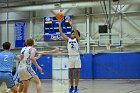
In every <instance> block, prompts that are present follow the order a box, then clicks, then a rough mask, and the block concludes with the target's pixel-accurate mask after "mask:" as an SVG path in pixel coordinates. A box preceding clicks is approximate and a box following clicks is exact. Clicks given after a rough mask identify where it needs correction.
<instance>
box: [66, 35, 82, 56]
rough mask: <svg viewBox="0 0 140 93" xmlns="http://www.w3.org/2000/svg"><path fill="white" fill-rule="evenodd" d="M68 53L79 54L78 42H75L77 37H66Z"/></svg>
mask: <svg viewBox="0 0 140 93" xmlns="http://www.w3.org/2000/svg"><path fill="white" fill-rule="evenodd" d="M67 47H68V55H79V54H80V53H79V43H78V42H77V39H76V38H74V39H71V38H69V39H68V45H67Z"/></svg>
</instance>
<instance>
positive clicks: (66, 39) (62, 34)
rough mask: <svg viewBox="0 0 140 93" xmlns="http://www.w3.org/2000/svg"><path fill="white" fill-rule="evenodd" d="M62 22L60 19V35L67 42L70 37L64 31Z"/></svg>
mask: <svg viewBox="0 0 140 93" xmlns="http://www.w3.org/2000/svg"><path fill="white" fill-rule="evenodd" d="M61 23H62V20H60V22H59V24H58V25H59V32H60V35H61V36H62V37H63V39H64V40H65V41H66V42H67V41H68V37H67V36H66V35H65V34H64V33H63V32H62V27H61Z"/></svg>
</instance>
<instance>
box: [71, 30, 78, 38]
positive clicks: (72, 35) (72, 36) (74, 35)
mask: <svg viewBox="0 0 140 93" xmlns="http://www.w3.org/2000/svg"><path fill="white" fill-rule="evenodd" d="M77 33H78V35H79V37H80V32H79V30H77ZM71 38H76V34H75V32H74V30H72V32H71Z"/></svg>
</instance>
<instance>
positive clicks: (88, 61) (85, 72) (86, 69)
mask: <svg viewBox="0 0 140 93" xmlns="http://www.w3.org/2000/svg"><path fill="white" fill-rule="evenodd" d="M92 56H93V55H92V54H91V53H86V54H84V55H81V64H82V65H81V72H80V78H82V79H91V78H93V70H92V67H93V64H92V63H93V61H92V58H93V57H92Z"/></svg>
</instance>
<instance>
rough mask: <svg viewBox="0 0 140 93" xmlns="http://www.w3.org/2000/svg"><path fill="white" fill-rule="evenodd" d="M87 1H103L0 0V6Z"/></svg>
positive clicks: (82, 0)
mask: <svg viewBox="0 0 140 93" xmlns="http://www.w3.org/2000/svg"><path fill="white" fill-rule="evenodd" d="M87 1H93V2H94V1H104V0H0V7H11V6H12V7H16V6H27V5H40V4H49V3H60V2H62V3H64V2H87ZM105 1H108V0H105ZM120 1H121V0H120Z"/></svg>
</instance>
